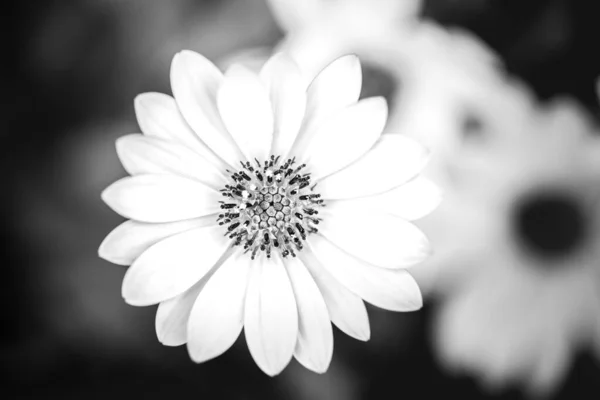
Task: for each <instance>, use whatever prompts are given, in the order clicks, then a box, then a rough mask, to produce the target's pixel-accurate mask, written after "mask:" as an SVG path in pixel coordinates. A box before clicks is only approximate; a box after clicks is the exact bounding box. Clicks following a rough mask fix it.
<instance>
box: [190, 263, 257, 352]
mask: <svg viewBox="0 0 600 400" xmlns="http://www.w3.org/2000/svg"><path fill="white" fill-rule="evenodd" d="M252 264H253V261H252V260H250V257H249V256H248V254H244V253H243V252H241V251H238V252H237V254H235V255H233V256H231V257H229V259H227V260H226V261H225V262H224V263H223V265H222V266H220V267H219V268H218V269H217V270H216V271H215V273H214V275H213V276H212V277H211V278H210V279H209V281H208V283H207V284H206V285H205V286H204V288H203V289H202V291H201V292H200V295H199V296H198V299H197V300H196V303H195V304H194V307H193V308H192V312H191V314H190V319H189V323H188V330H187V332H188V335H187V337H188V352H189V353H190V357H191V358H192V360H194V361H195V362H204V361H207V360H210V359H212V358H215V357H217V356H219V355H221V354H223V353H224V352H225V351H227V349H229V348H230V347H231V345H233V343H234V342H235V340H236V339H237V338H238V336H239V335H240V332H241V331H242V325H243V320H244V300H245V298H246V286H247V283H248V275H249V272H250V267H251V266H252Z"/></svg>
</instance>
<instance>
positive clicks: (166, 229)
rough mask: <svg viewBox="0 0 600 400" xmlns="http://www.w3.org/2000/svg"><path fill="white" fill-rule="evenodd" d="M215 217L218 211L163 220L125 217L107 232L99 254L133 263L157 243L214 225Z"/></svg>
mask: <svg viewBox="0 0 600 400" xmlns="http://www.w3.org/2000/svg"><path fill="white" fill-rule="evenodd" d="M216 219H217V215H216V214H213V215H207V216H205V217H200V218H195V219H188V220H184V221H177V222H166V223H163V224H148V223H145V222H138V221H125V222H123V223H122V224H121V225H119V226H117V227H116V228H115V229H113V230H112V232H110V233H109V234H108V235H107V236H106V238H105V239H104V240H103V241H102V244H101V245H100V248H99V249H98V254H99V255H100V257H102V258H104V259H105V260H107V261H110V262H112V263H115V264H119V265H131V263H133V261H135V259H136V258H138V257H139V256H140V254H142V253H143V252H144V251H146V250H147V249H148V248H149V247H150V246H152V245H153V244H154V243H157V242H160V241H161V240H163V239H165V238H168V237H169V236H172V235H175V234H177V233H181V232H185V231H187V230H190V229H193V228H200V227H203V226H209V225H215V221H216Z"/></svg>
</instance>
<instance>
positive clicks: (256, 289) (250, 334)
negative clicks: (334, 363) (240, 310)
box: [244, 254, 298, 376]
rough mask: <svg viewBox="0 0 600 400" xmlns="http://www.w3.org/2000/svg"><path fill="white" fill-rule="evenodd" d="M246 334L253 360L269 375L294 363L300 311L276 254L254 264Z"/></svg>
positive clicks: (248, 301)
mask: <svg viewBox="0 0 600 400" xmlns="http://www.w3.org/2000/svg"><path fill="white" fill-rule="evenodd" d="M244 312H245V315H244V332H245V335H246V342H248V348H249V349H250V354H252V358H254V361H255V362H256V364H257V365H258V366H259V368H260V369H261V370H263V371H264V372H265V373H266V374H267V375H270V376H274V375H277V374H279V373H280V372H281V371H282V370H283V369H284V368H285V366H286V365H287V364H288V363H289V362H290V360H291V358H292V355H293V353H294V347H295V346H296V339H297V335H298V311H297V309H296V300H295V299H294V292H293V290H292V285H291V283H290V280H289V278H288V275H287V273H286V271H285V267H284V265H283V262H282V261H281V260H280V259H279V257H278V255H277V254H276V255H275V257H274V258H271V259H267V258H266V257H265V256H264V255H263V254H259V256H258V257H257V258H256V259H255V260H254V262H253V263H252V271H251V275H250V280H249V282H248V289H247V292H246V306H245V311H244Z"/></svg>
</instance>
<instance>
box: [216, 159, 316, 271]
mask: <svg viewBox="0 0 600 400" xmlns="http://www.w3.org/2000/svg"><path fill="white" fill-rule="evenodd" d="M255 161H256V165H252V164H251V163H250V162H245V163H244V162H240V164H241V165H242V168H241V169H240V170H238V171H236V172H231V171H229V170H228V171H227V172H228V173H230V176H231V182H230V184H228V185H225V188H223V189H222V190H221V192H222V193H223V196H225V197H227V198H228V199H227V200H226V201H222V202H221V209H222V210H223V213H222V214H219V217H218V219H217V221H218V222H219V225H222V226H225V227H226V229H227V230H226V233H225V234H226V235H228V236H229V238H230V239H232V240H233V245H234V246H243V247H244V250H245V252H246V253H249V254H250V255H251V258H252V259H254V257H255V256H256V254H257V253H258V251H264V252H266V254H267V257H271V252H272V251H273V249H277V250H278V251H279V252H280V253H281V255H282V256H283V257H287V256H288V255H292V256H293V257H295V256H296V251H301V250H302V248H303V247H304V245H303V243H302V242H303V241H305V240H306V237H307V235H309V234H311V233H315V232H317V227H316V225H318V224H319V221H320V220H321V219H320V218H318V217H317V215H318V214H319V212H318V210H317V208H319V207H322V206H323V200H321V199H320V197H321V196H320V195H319V194H316V193H314V192H313V190H312V189H313V188H311V184H310V173H301V171H302V170H303V169H304V168H305V167H306V165H305V164H302V165H299V166H295V164H296V162H295V160H294V159H288V160H286V161H285V162H283V163H280V157H275V156H271V159H270V160H268V161H264V163H263V164H261V163H260V162H259V161H258V160H255Z"/></svg>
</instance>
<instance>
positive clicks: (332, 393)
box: [0, 0, 600, 399]
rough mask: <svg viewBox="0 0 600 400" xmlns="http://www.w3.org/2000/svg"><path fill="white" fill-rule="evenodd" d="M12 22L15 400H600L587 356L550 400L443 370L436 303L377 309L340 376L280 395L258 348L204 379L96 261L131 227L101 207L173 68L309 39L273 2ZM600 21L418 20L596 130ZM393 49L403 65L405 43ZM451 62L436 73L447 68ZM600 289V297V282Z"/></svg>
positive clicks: (16, 15) (385, 76)
mask: <svg viewBox="0 0 600 400" xmlns="http://www.w3.org/2000/svg"><path fill="white" fill-rule="evenodd" d="M323 1H324V2H325V3H335V2H336V1H337V2H339V1H340V0H323ZM350 1H353V2H355V1H357V0H350ZM398 1H404V0H398ZM365 2H366V1H365ZM376 3H377V2H376ZM388 3H389V1H388ZM5 4H6V6H7V9H8V12H7V13H6V12H5V13H4V14H3V15H4V17H3V19H4V21H3V31H5V32H6V33H5V34H4V35H2V43H3V49H4V51H5V55H6V58H5V61H4V62H3V63H2V69H1V70H2V71H3V73H2V74H1V75H0V79H1V80H2V87H3V88H4V97H3V99H4V100H3V102H2V103H3V107H2V112H3V115H2V118H1V119H0V138H1V140H2V146H0V153H1V156H0V163H1V166H2V168H3V170H4V171H5V173H4V175H3V176H4V186H3V188H4V189H3V190H2V192H3V193H4V195H3V196H2V199H1V200H0V201H1V202H2V203H1V204H2V207H0V213H1V214H0V215H1V218H2V225H1V226H0V229H1V231H0V237H1V242H0V243H1V248H0V251H1V258H0V260H2V269H3V271H4V274H5V275H4V277H3V279H2V280H1V281H0V282H1V283H0V284H1V285H2V288H1V290H0V293H1V294H2V299H3V303H4V310H5V311H4V312H3V318H2V319H3V324H2V326H3V328H2V336H3V338H2V341H1V342H0V346H1V350H0V352H1V353H0V354H1V357H2V374H1V375H2V379H3V380H4V384H3V389H4V390H3V391H4V392H5V393H9V397H11V398H37V397H40V398H41V397H43V398H48V397H61V398H69V397H74V398H83V397H85V398H96V397H97V398H106V396H111V395H122V396H126V395H127V396H134V398H137V397H140V398H149V399H151V398H164V397H165V396H169V397H171V398H176V397H177V396H182V395H192V396H210V398H213V399H221V398H223V399H255V398H256V399H258V398H260V399H271V398H272V399H284V398H285V399H287V398H290V399H379V398H381V399H387V398H413V397H417V396H418V397H420V398H430V397H431V398H436V397H438V396H449V397H457V398H462V399H479V398H495V399H513V398H515V399H521V398H523V399H524V398H535V397H538V396H542V395H543V396H547V397H550V398H557V399H562V398H565V399H567V398H568V399H575V398H577V399H588V398H589V399H592V398H594V399H595V398H598V396H599V395H600V362H599V361H598V359H596V358H594V356H593V355H592V354H591V352H589V351H585V350H582V351H577V352H575V358H574V362H573V363H572V364H570V366H569V368H567V369H566V371H565V373H564V377H563V379H561V381H560V384H559V385H557V386H556V387H554V388H553V390H552V391H551V392H545V393H543V394H540V393H531V392H530V391H528V390H525V389H524V388H523V387H522V386H520V385H503V386H502V387H501V388H497V387H494V388H492V389H490V388H489V387H486V386H485V385H481V382H480V381H479V380H478V379H477V374H473V373H467V374H463V375H457V374H455V373H454V372H456V371H454V370H453V369H452V367H450V368H448V367H447V366H442V363H440V362H439V358H438V357H437V356H436V355H435V346H433V345H432V330H433V329H434V327H435V326H436V325H435V323H434V322H433V321H432V320H433V319H434V318H435V316H436V309H437V307H439V304H438V303H439V302H440V300H438V299H437V298H435V297H432V298H431V299H430V300H426V305H425V307H424V309H423V310H421V311H419V312H416V313H407V314H399V313H392V312H387V311H382V310H378V309H376V308H375V307H369V313H370V318H371V324H372V329H371V330H372V339H371V341H370V342H367V343H361V342H358V341H355V340H353V339H351V338H349V337H347V336H345V335H343V334H341V332H339V331H338V330H336V331H335V352H334V358H333V362H332V365H331V367H330V370H329V371H328V372H327V374H325V375H316V374H313V373H312V372H309V371H306V370H304V369H303V368H301V367H300V366H299V365H298V364H297V363H296V362H295V361H293V362H292V363H291V364H290V366H289V367H288V368H287V369H286V370H285V371H284V372H283V373H282V374H281V375H280V376H278V377H276V378H269V377H267V376H265V375H264V374H263V373H262V372H260V370H259V369H258V368H257V367H256V366H255V365H254V363H253V361H252V359H251V357H250V355H249V353H248V350H247V348H246V346H245V343H244V342H243V339H240V340H238V343H237V344H236V345H235V346H234V348H233V349H232V350H230V351H228V352H227V353H225V354H224V355H223V356H221V357H219V358H217V359H216V360H213V361H210V362H208V363H206V364H202V365H196V364H194V363H193V362H192V361H190V359H189V357H188V355H187V352H186V350H185V348H184V347H180V348H167V347H163V346H162V345H161V344H160V343H159V342H158V341H157V339H156V335H155V331H154V313H155V307H148V308H135V307H131V306H128V305H126V304H125V303H124V301H123V300H122V298H121V294H120V287H121V280H122V277H123V274H124V272H125V268H124V267H121V266H117V265H112V264H110V263H108V262H106V261H104V260H101V259H100V258H98V256H97V248H98V245H99V244H100V242H101V241H102V239H103V238H104V237H105V236H106V234H107V233H108V232H110V230H111V229H113V228H114V227H116V226H117V225H118V224H119V223H120V222H121V221H122V219H121V218H120V217H119V216H118V215H116V214H115V213H113V212H112V211H111V210H110V209H109V208H108V207H107V206H105V205H104V204H103V203H102V201H101V200H100V192H101V191H102V190H103V189H104V188H105V187H106V186H108V184H110V183H111V182H113V181H115V180H117V179H118V178H120V177H122V176H124V175H125V171H124V170H123V169H122V167H121V166H120V163H119V162H118V159H117V155H116V152H115V149H114V141H115V139H116V138H118V137H119V136H122V135H124V134H127V133H134V132H137V131H138V130H139V128H138V127H137V123H136V120H135V113H134V110H133V98H134V97H135V96H136V95H137V94H138V93H141V92H147V91H159V92H164V93H170V87H169V79H168V77H169V66H170V62H171V59H172V57H173V55H174V54H175V53H176V52H177V51H179V50H181V49H192V50H195V51H198V52H200V53H202V54H204V55H206V56H207V57H208V58H210V59H212V60H217V61H219V60H222V65H226V64H227V63H228V62H230V61H228V60H231V59H232V57H233V58H234V59H235V58H236V57H241V58H244V59H253V58H252V57H254V56H253V55H256V54H258V55H257V56H256V57H258V58H257V59H260V57H261V55H262V54H265V53H269V52H270V51H272V49H273V48H275V47H276V46H279V45H280V44H281V43H282V40H285V39H286V36H287V35H288V34H290V29H291V28H290V26H293V24H291V25H289V26H287V27H285V26H283V25H285V21H284V22H282V18H281V11H279V12H278V13H277V12H276V13H274V12H273V8H272V7H270V5H269V4H267V2H266V1H265V0H170V1H160V0H79V1H57V0H53V1H50V0H49V1H44V2H33V1H16V0H8V1H7V2H6V3H5ZM293 12H297V11H293ZM284 14H285V13H284ZM377 15H378V14H377V13H374V14H373V15H364V16H360V15H359V16H358V17H357V18H356V19H355V20H353V24H355V27H356V28H357V29H360V27H361V26H362V24H363V23H364V24H365V26H370V25H373V24H375V25H377V24H378V23H379V22H378V20H377V19H376V18H378V16H377ZM599 17H600V16H599V15H598V14H597V12H595V7H594V4H593V2H591V1H588V0H529V1H527V2H524V1H521V0H426V1H424V2H423V4H422V8H420V9H419V10H418V12H417V14H416V15H415V19H418V20H423V21H429V22H431V23H435V24H436V26H438V25H437V24H439V26H440V27H441V29H445V28H462V29H464V30H465V31H466V32H467V34H469V35H473V37H474V38H476V40H477V41H481V46H483V47H485V48H486V49H487V50H486V52H489V54H490V57H491V58H494V57H497V60H496V61H494V62H497V63H499V64H503V65H504V68H502V69H503V70H504V69H505V70H506V71H507V73H508V74H509V75H510V76H511V77H513V78H515V79H519V80H521V81H522V82H524V84H525V85H527V86H529V87H530V89H531V91H532V94H531V96H532V97H533V98H534V99H535V100H534V101H536V102H540V104H543V103H544V102H546V101H547V100H548V99H551V98H554V97H555V96H557V95H561V96H564V95H567V96H570V97H571V98H573V99H575V100H577V101H578V102H579V103H580V104H581V105H582V107H583V108H584V109H585V110H586V112H587V113H589V115H590V118H592V120H593V121H594V123H595V122H596V121H595V120H594V118H595V116H597V115H598V99H597V96H596V79H597V77H598V76H599V75H600V57H598V46H597V38H598V37H600V24H598V18H599ZM361 18H365V19H366V18H368V19H369V20H364V21H363V20H361ZM284 19H285V18H284ZM403 21H404V20H403V19H402V18H399V19H398V21H395V22H393V23H398V24H402V23H405V21H404V22H403ZM386 23H390V21H386ZM353 27H354V26H353ZM324 34H329V33H324ZM435 40H437V39H435ZM397 45H398V46H400V45H401V44H400V42H398V44H397ZM365 46H366V50H364V49H362V50H361V51H366V52H367V54H368V51H369V46H370V45H369V44H368V43H367V44H366V45H365ZM373 46H375V45H373ZM385 46H386V47H385V48H389V49H394V48H395V46H396V44H395V42H394V40H393V36H391V40H390V41H389V42H386V43H385ZM417 47H418V45H417ZM386 51H387V50H382V52H383V53H382V54H383V59H387V58H386V57H387V54H388V53H387V52H386ZM430 53H431V57H435V56H436V55H437V54H438V53H437V51H432V52H430ZM430 53H426V54H430ZM240 54H241V55H240ZM359 55H360V54H359ZM423 57H425V56H423ZM367 58H368V57H367ZM458 58H460V55H459V56H458ZM442 62H443V61H438V59H437V58H435V63H442ZM376 64H377V62H374V64H373V65H376ZM436 65H437V64H436ZM439 68H440V69H442V70H444V69H445V68H446V67H445V65H443V64H439ZM448 68H449V67H448ZM453 68H455V67H453ZM363 74H364V85H365V86H364V91H365V93H364V95H365V96H367V95H368V96H371V95H384V96H386V97H387V98H388V100H390V102H393V101H395V100H394V95H395V94H397V93H398V92H402V90H403V86H402V85H401V84H400V83H398V81H396V80H394V78H393V76H394V73H393V71H387V72H386V71H383V70H382V69H381V68H377V67H376V66H375V67H373V66H372V65H371V67H369V64H368V63H366V64H365V69H364V71H363ZM443 78H444V77H443V76H442V78H441V79H443ZM448 79H453V78H448ZM471 83H473V82H471ZM474 85H475V86H477V87H479V86H480V85H479V84H477V82H475V83H474ZM481 86H483V84H482V85H481ZM434 89H435V88H434ZM440 90H443V89H440ZM434 93H435V91H434ZM441 95H443V93H440V96H441ZM508 118H510V115H509V116H508ZM476 122H477V121H475V123H476ZM599 156H600V154H599ZM596 264H600V262H597V263H596ZM596 277H597V279H598V282H600V274H599V275H596ZM597 286H598V287H600V283H599V284H598V285H597ZM598 290H600V288H599V289H598ZM598 332H600V330H599V331H598Z"/></svg>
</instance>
